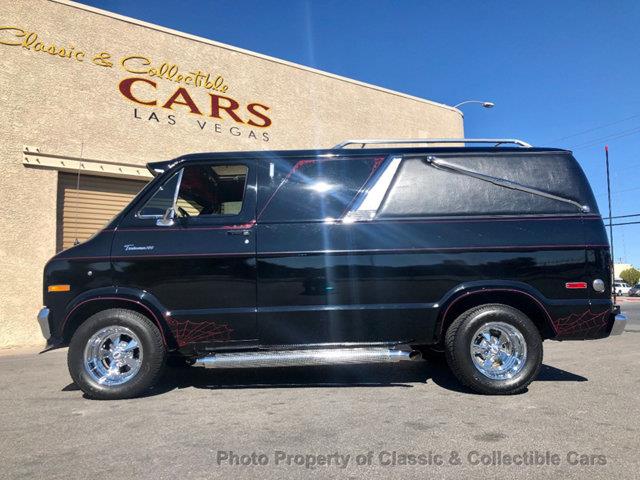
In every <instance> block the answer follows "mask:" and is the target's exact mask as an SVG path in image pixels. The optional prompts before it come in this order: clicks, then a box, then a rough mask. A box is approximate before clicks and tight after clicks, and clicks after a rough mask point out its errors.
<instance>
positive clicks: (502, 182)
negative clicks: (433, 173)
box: [425, 156, 591, 213]
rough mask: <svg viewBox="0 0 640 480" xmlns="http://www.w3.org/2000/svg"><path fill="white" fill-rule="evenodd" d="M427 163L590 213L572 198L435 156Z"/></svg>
mask: <svg viewBox="0 0 640 480" xmlns="http://www.w3.org/2000/svg"><path fill="white" fill-rule="evenodd" d="M425 163H426V164H427V165H431V166H432V167H434V168H438V169H440V170H445V171H450V172H455V173H459V174H462V175H467V176H469V177H473V178H477V179H478V180H482V181H484V182H489V183H493V184H494V185H498V186H499V187H504V188H510V189H512V190H519V191H521V192H526V193H530V194H532V195H538V196H539V197H544V198H549V199H551V200H556V201H558V202H564V203H568V204H570V205H573V206H574V207H576V208H577V209H578V210H580V211H581V212H583V213H589V212H590V211H591V209H590V208H589V207H588V206H587V205H582V204H580V202H576V201H575V200H571V199H570V198H566V197H560V196H558V195H554V194H553V193H549V192H545V191H544V190H539V189H537V188H533V187H528V186H526V185H522V184H520V183H517V182H513V181H511V180H507V179H505V178H498V177H492V176H491V175H485V174H484V173H478V172H475V171H473V170H469V169H467V168H464V167H461V166H460V165H455V164H453V163H449V162H447V161H445V160H442V159H440V158H436V157H433V156H428V157H427V158H426V159H425Z"/></svg>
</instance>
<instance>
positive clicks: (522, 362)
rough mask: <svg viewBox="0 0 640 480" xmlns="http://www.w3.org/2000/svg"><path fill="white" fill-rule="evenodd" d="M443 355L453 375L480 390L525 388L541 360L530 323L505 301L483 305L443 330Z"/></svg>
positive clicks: (495, 391) (537, 336) (500, 391)
mask: <svg viewBox="0 0 640 480" xmlns="http://www.w3.org/2000/svg"><path fill="white" fill-rule="evenodd" d="M445 347H446V350H445V352H446V358H447V363H448V364H449V367H450V368H451V370H452V372H453V373H454V375H455V376H456V377H457V378H458V380H460V382H462V383H463V384H464V385H466V386H468V387H470V388H471V389H472V390H475V391H476V392H479V393H484V394H493V395H507V394H514V393H518V392H521V391H523V390H524V389H526V387H527V385H529V384H530V383H531V382H532V381H533V380H534V379H535V378H536V377H537V375H538V372H539V371H540V367H541V365H542V338H541V337H540V333H539V332H538V329H537V327H536V326H535V325H534V323H533V322H532V321H531V320H530V319H529V317H527V316H526V315H525V314H524V313H522V312H521V311H520V310H517V309H515V308H513V307H510V306H508V305H502V304H487V305H481V306H479V307H476V308H472V309H471V310H468V311H466V312H465V313H463V314H462V315H460V316H459V317H458V318H457V319H456V320H455V321H454V322H453V323H452V324H451V326H450V327H449V328H448V329H447V333H446V337H445Z"/></svg>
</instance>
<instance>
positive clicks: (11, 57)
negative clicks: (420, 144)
mask: <svg viewBox="0 0 640 480" xmlns="http://www.w3.org/2000/svg"><path fill="white" fill-rule="evenodd" d="M0 27H15V28H18V29H22V30H24V31H25V32H26V33H30V32H35V33H36V34H37V35H38V40H37V42H39V41H42V42H43V43H44V45H45V47H47V48H50V47H51V45H52V44H54V45H55V48H56V52H57V53H58V56H56V55H51V54H50V53H46V52H41V51H35V50H36V48H40V47H36V43H37V42H34V43H33V44H31V46H30V48H29V49H27V48H24V47H23V46H19V45H16V46H12V45H4V44H2V45H0V55H2V59H3V62H2V64H3V68H2V69H0V108H1V109H2V110H1V112H0V113H1V114H2V118H3V120H4V121H3V126H2V128H1V129H0V182H2V183H1V187H2V188H0V205H2V212H3V213H2V215H1V216H0V271H1V272H2V275H1V276H0V291H2V302H0V348H2V347H9V346H13V345H24V344H34V343H35V344H38V343H42V341H43V340H42V338H41V336H40V333H39V329H38V327H37V323H36V320H35V316H36V313H37V310H38V308H39V307H40V303H41V276H42V267H43V265H44V263H45V262H46V261H47V259H48V258H50V257H51V256H52V255H53V253H54V251H55V243H56V238H55V236H56V182H57V172H56V171H55V170H51V169H40V168H33V167H27V166H24V165H23V164H22V158H23V155H22V151H23V147H24V146H25V145H28V146H33V147H38V148H39V149H40V150H41V151H43V152H46V153H52V154H59V155H65V156H72V157H80V156H81V157H83V158H90V159H98V160H104V161H111V162H123V163H136V164H144V163H145V162H147V161H151V160H159V159H168V158H171V157H174V156H176V155H179V154H182V153H187V152H196V151H224V150H260V149H289V148H312V147H329V146H332V145H334V144H336V143H339V142H340V141H342V140H345V139H347V138H358V137H360V138H362V137H368V138H371V137H374V138H375V137H392V138H393V137H395V138H403V137H404V138H411V137H461V136H463V135H462V134H463V124H462V116H461V114H460V112H459V111H457V110H455V109H452V108H450V107H447V106H444V105H439V104H435V103H433V102H429V101H426V100H421V99H417V98H413V97H409V96H406V95H403V94H399V93H396V92H390V91H387V90H384V89H380V88H377V87H373V86H370V85H365V84H361V83H359V82H355V81H352V80H348V79H344V78H340V77H336V76H333V75H330V74H326V73H323V72H317V71H314V70H311V69H308V68H305V67H300V66H297V65H294V64H290V63H287V62H284V61H280V60H277V59H272V58H268V57H264V56H261V55H258V54H253V53H251V52H246V51H242V50H239V49H235V48H233V47H229V46H226V45H221V44H216V43H214V42H209V41H207V40H204V39H197V38H196V37H191V36H189V35H185V34H180V33H178V32H172V31H169V30H166V29H162V28H160V27H155V26H153V25H149V24H144V23H142V22H137V21H135V20H131V19H126V18H124V17H118V16H116V15H112V14H105V13H104V12H102V13H100V12H99V11H97V10H94V9H91V8H89V7H83V6H79V5H76V4H71V3H64V2H58V1H48V0H29V1H27V0H14V1H11V2H1V4H0ZM17 33H19V32H18V31H17V30H6V29H5V30H2V31H0V42H3V43H17V42H20V41H21V40H23V39H24V38H18V37H17V36H16V34H17ZM32 38H33V37H32ZM61 47H63V48H65V52H64V53H62V55H60V52H59V49H60V48H61ZM72 47H73V54H72V58H70V59H69V58H63V57H64V55H65V54H68V52H69V51H70V49H71V48H72ZM79 51H80V52H83V53H84V55H80V56H79V60H82V61H79V60H76V59H75V58H73V57H74V56H75V53H76V52H79ZM102 52H105V53H107V54H109V55H110V57H109V61H111V62H112V63H113V66H112V67H105V66H99V65H96V64H95V63H94V62H93V58H95V56H96V55H98V54H100V53H102ZM127 56H144V57H146V58H148V59H150V60H151V62H152V64H153V65H158V66H159V65H160V64H162V63H163V62H169V63H171V64H177V65H178V66H179V68H180V70H181V71H183V72H185V73H186V72H189V71H193V70H196V69H200V70H202V71H203V72H204V73H211V74H212V76H213V75H221V76H222V77H223V78H224V81H225V84H226V85H228V90H227V91H226V92H224V93H219V94H221V95H224V96H227V97H231V98H233V99H235V100H236V101H238V102H239V103H240V105H241V109H246V105H248V104H250V103H259V104H262V105H266V106H268V107H269V111H268V116H269V117H270V119H271V120H272V125H271V126H269V127H268V128H257V127H250V126H248V125H246V124H238V123H236V122H235V121H234V120H233V119H231V118H230V117H229V115H226V114H225V113H224V112H223V114H222V115H223V118H221V119H214V118H210V117H209V116H207V115H208V114H209V113H210V112H209V110H210V109H209V100H210V98H209V92H207V91H206V90H205V89H204V88H203V87H196V86H193V85H181V84H179V83H176V82H174V81H170V80H166V79H159V78H152V77H149V76H147V75H144V74H133V73H128V72H126V71H124V70H123V68H122V67H121V65H120V63H119V62H120V60H121V59H122V58H123V57H127ZM131 62H132V61H130V63H129V65H133V64H132V63H131ZM408 73H409V70H408ZM128 77H141V78H147V79H149V80H152V81H155V82H156V83H157V89H156V90H154V89H153V88H152V87H151V86H150V85H147V84H141V83H139V84H136V86H135V88H134V90H133V91H134V94H135V95H137V96H138V97H140V99H142V100H144V101H149V100H152V99H155V100H157V101H158V102H160V103H164V102H165V101H166V100H167V99H168V98H169V97H170V96H171V94H172V93H174V92H175V90H176V89H177V88H178V87H180V86H183V87H184V88H186V90H187V92H188V93H189V95H190V96H191V98H192V99H193V100H194V102H195V103H196V104H197V106H198V108H200V109H201V110H202V113H203V115H196V114H193V113H190V112H189V111H188V110H189V109H188V107H187V106H184V105H175V104H174V105H173V111H171V110H169V109H165V108H162V107H149V106H142V105H138V104H136V103H134V102H133V101H130V100H128V99H126V98H125V97H124V96H123V95H122V94H121V93H120V92H119V90H118V84H119V83H120V81H121V80H122V79H124V78H128ZM134 109H137V116H139V117H142V119H139V118H135V116H134ZM239 111H240V110H239ZM152 113H155V114H156V115H157V117H158V119H159V120H160V122H156V121H154V120H147V118H148V117H149V115H151V114H152ZM168 115H174V117H173V121H174V122H175V124H174V125H171V124H170V122H171V121H170V120H169V119H168ZM241 115H242V118H243V120H244V121H245V122H246V121H247V120H248V119H249V118H253V119H254V120H258V118H257V117H255V116H251V115H250V114H249V113H248V112H246V110H244V111H243V112H242V113H241ZM198 121H200V125H199V124H198ZM204 122H206V124H205V123H204ZM215 124H218V125H219V126H218V127H217V129H218V130H219V131H220V132H219V133H218V132H216V127H215ZM201 125H204V128H201ZM231 127H236V129H235V130H233V132H234V133H237V132H240V133H241V135H240V136H234V135H232V133H231ZM251 131H253V132H254V133H255V135H256V137H257V138H255V139H253V138H249V134H250V132H251ZM263 134H267V135H268V137H269V141H268V142H266V141H264V139H263Z"/></svg>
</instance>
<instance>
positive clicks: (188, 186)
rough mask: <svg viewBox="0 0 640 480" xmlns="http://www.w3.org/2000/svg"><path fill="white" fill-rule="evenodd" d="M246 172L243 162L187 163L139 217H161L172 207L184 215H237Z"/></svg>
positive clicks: (153, 198) (141, 211)
mask: <svg viewBox="0 0 640 480" xmlns="http://www.w3.org/2000/svg"><path fill="white" fill-rule="evenodd" d="M247 173H248V168H247V166H246V165H217V164H216V165H190V166H187V167H185V168H183V169H182V170H180V171H178V172H176V173H175V174H174V175H173V176H172V177H171V178H170V179H169V180H168V181H167V182H166V183H165V184H164V185H162V186H161V187H160V188H159V189H158V190H157V191H156V193H155V194H154V195H153V196H152V197H151V198H150V199H149V201H148V202H147V203H146V204H145V206H144V207H143V208H142V209H141V210H140V212H139V214H138V216H139V217H141V218H150V217H161V216H162V215H163V214H164V212H165V211H166V210H167V209H168V208H171V207H175V209H176V214H177V215H178V216H183V217H197V216H204V215H238V214H239V213H240V211H241V210H242V202H243V199H244V192H245V186H246V181H247Z"/></svg>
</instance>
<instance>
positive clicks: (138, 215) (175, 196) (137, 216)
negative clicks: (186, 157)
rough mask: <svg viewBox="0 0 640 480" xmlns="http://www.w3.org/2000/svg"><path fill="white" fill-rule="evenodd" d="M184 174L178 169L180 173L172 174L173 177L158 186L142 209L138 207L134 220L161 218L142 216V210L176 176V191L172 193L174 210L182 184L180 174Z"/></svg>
mask: <svg viewBox="0 0 640 480" xmlns="http://www.w3.org/2000/svg"><path fill="white" fill-rule="evenodd" d="M183 173H184V167H182V168H181V169H180V171H178V172H176V173H174V174H173V175H171V177H169V179H168V180H167V181H166V182H164V183H163V184H162V185H160V187H158V189H157V190H156V191H155V192H153V194H152V195H151V196H150V197H149V199H148V200H147V201H146V202H144V205H143V206H142V207H140V210H138V212H137V213H136V215H135V216H136V218H139V219H141V220H148V219H156V220H157V219H159V218H162V217H163V215H143V214H142V213H140V212H142V210H144V208H145V207H146V206H147V204H148V203H149V202H150V201H151V199H152V198H153V197H155V195H156V194H157V193H158V192H159V191H160V189H161V188H164V186H165V185H166V184H167V183H169V182H170V181H171V180H173V177H175V176H176V175H178V183H177V184H176V191H175V192H174V193H173V208H174V209H175V207H176V202H177V201H178V192H180V184H181V183H182V174H183Z"/></svg>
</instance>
